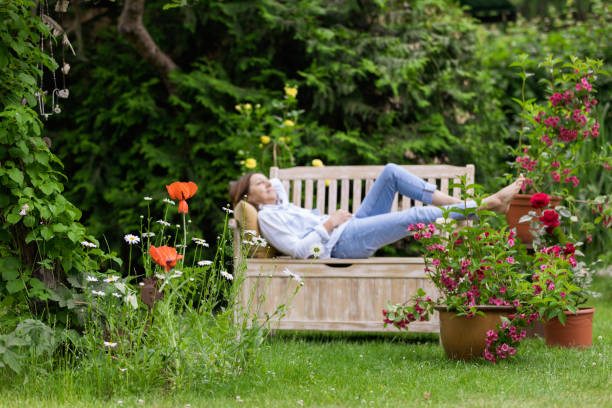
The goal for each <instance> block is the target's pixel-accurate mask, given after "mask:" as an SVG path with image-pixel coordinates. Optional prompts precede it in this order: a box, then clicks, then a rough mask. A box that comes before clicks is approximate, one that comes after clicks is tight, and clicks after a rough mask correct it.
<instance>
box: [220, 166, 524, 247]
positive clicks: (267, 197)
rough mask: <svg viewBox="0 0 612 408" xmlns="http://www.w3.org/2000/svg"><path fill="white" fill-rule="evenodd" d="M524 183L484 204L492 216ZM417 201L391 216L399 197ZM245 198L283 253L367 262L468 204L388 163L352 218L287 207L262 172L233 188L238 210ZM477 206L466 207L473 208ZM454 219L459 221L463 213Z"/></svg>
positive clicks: (505, 208)
mask: <svg viewBox="0 0 612 408" xmlns="http://www.w3.org/2000/svg"><path fill="white" fill-rule="evenodd" d="M522 181H523V178H522V176H521V178H519V179H517V180H516V181H515V182H514V183H512V184H510V185H508V186H506V187H504V188H503V189H501V190H500V191H498V192H496V193H495V194H493V195H490V196H488V197H487V198H485V199H484V200H483V206H485V207H486V208H487V209H489V210H491V211H495V212H498V213H502V214H503V213H506V212H507V211H508V207H509V205H510V201H511V200H512V197H513V196H514V195H515V194H516V193H518V191H519V189H520V187H521V184H522ZM396 192H399V193H400V194H402V195H404V196H407V197H410V198H411V199H413V200H418V201H421V202H423V203H424V204H431V205H429V206H423V207H411V208H408V209H406V210H403V211H397V212H390V211H391V205H392V204H393V199H394V197H395V193H396ZM245 196H246V199H247V201H248V202H249V203H251V204H252V205H253V206H255V208H257V209H258V210H259V212H258V217H257V218H258V221H259V229H260V231H261V233H262V235H263V237H264V238H265V239H266V240H267V241H268V242H269V243H270V244H272V245H273V246H274V247H275V248H276V249H278V250H279V251H280V252H282V253H284V254H286V255H289V256H291V257H294V258H308V257H312V256H314V255H315V253H314V251H313V249H314V248H318V253H317V254H316V256H317V257H318V258H330V257H332V258H367V257H369V256H371V255H373V254H374V252H376V250H377V249H379V248H381V247H383V246H385V245H388V244H391V243H393V242H395V241H398V240H400V239H402V238H404V237H406V236H407V235H409V234H410V232H409V231H408V227H409V226H410V224H416V223H419V222H422V223H425V224H428V223H431V222H434V221H435V220H436V219H438V218H440V217H442V216H443V212H442V209H441V208H439V207H438V206H443V207H458V208H463V207H464V205H465V203H464V202H463V201H462V200H460V199H458V198H455V197H451V196H449V195H448V194H444V193H442V192H441V191H439V190H437V189H436V186H435V185H434V184H429V183H427V182H425V181H424V180H422V179H421V178H419V177H417V176H415V175H413V174H412V173H410V172H408V171H406V170H404V169H403V168H401V167H400V166H397V165H395V164H387V165H386V166H385V167H384V169H383V171H382V173H381V174H380V176H379V177H378V178H377V179H376V181H375V182H374V184H373V185H372V188H371V189H370V191H369V192H368V194H367V195H366V196H365V198H364V200H363V202H362V203H361V206H360V207H359V210H357V212H356V213H355V214H354V215H351V213H349V212H348V211H345V210H338V211H336V212H334V213H333V214H331V215H321V214H319V211H318V210H307V209H304V208H301V207H298V206H296V205H293V204H291V203H289V199H288V197H287V192H286V191H285V189H284V187H283V185H282V183H281V181H280V180H278V179H271V180H268V178H267V177H266V176H265V175H263V174H261V173H248V174H245V175H244V176H242V177H241V178H239V179H238V180H237V181H235V182H232V183H230V197H231V199H232V202H233V204H234V208H236V205H237V204H238V202H239V201H240V200H242V199H243V198H244V197H245ZM475 206H476V203H475V202H473V201H468V202H467V207H468V208H470V207H475ZM451 216H454V217H461V215H460V214H459V213H451Z"/></svg>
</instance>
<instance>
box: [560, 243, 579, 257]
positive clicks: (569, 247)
mask: <svg viewBox="0 0 612 408" xmlns="http://www.w3.org/2000/svg"><path fill="white" fill-rule="evenodd" d="M563 252H564V253H565V255H574V252H576V247H574V244H572V243H571V242H568V243H567V244H565V249H564V250H563Z"/></svg>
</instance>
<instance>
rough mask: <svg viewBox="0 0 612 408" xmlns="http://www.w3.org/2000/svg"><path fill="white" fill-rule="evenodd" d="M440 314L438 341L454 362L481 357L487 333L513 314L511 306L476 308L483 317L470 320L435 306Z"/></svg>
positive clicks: (477, 316)
mask: <svg viewBox="0 0 612 408" xmlns="http://www.w3.org/2000/svg"><path fill="white" fill-rule="evenodd" d="M435 309H436V310H437V311H438V312H440V341H441V343H442V347H443V348H444V351H445V352H446V355H447V356H448V357H449V358H451V359H455V360H471V359H472V358H478V357H482V355H483V353H484V349H485V347H486V345H487V331H489V330H495V328H496V326H497V324H498V323H500V322H501V317H502V316H506V317H507V316H508V315H509V314H511V313H514V312H515V311H516V309H515V308H514V307H512V306H488V305H483V306H478V310H480V311H482V312H484V313H485V316H481V315H476V316H474V317H472V318H469V319H468V318H466V317H465V316H457V315H456V314H455V312H454V311H450V312H448V311H446V306H436V307H435Z"/></svg>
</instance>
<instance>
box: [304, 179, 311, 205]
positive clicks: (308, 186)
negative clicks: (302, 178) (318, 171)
mask: <svg viewBox="0 0 612 408" xmlns="http://www.w3.org/2000/svg"><path fill="white" fill-rule="evenodd" d="M312 187H313V181H312V180H310V179H308V180H306V195H305V196H304V208H305V209H307V210H311V209H312V190H313V188H312Z"/></svg>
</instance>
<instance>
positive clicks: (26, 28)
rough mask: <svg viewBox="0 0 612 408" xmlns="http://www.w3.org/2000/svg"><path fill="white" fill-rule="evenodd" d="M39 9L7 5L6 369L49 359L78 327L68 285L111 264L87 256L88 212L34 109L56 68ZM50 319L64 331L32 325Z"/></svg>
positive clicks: (2, 219) (2, 156)
mask: <svg viewBox="0 0 612 408" xmlns="http://www.w3.org/2000/svg"><path fill="white" fill-rule="evenodd" d="M33 5H34V2H32V1H29V0H23V1H15V2H11V3H9V4H6V5H3V6H2V7H0V20H1V21H2V22H3V24H1V25H0V38H2V43H1V44H0V76H1V77H2V78H3V82H2V85H1V86H2V87H1V88H0V109H1V111H0V160H1V166H0V211H1V213H0V272H1V277H0V299H1V302H0V317H1V318H2V322H3V324H2V328H1V329H0V333H1V334H2V335H1V336H0V343H1V346H0V367H3V366H5V365H8V366H9V367H11V369H13V370H15V371H18V370H19V369H20V367H21V365H20V360H19V357H20V355H19V354H18V350H19V349H21V348H23V347H28V348H30V350H32V353H33V354H34V355H38V354H42V353H45V354H48V353H51V352H53V351H54V350H55V347H56V346H57V345H58V344H59V341H60V340H61V338H63V337H64V336H65V335H68V334H67V333H68V332H62V331H61V328H62V327H70V326H72V325H73V324H74V323H73V322H72V321H71V318H74V317H75V315H74V314H72V313H68V310H70V309H74V308H75V303H74V302H75V300H78V299H79V294H77V293H64V295H66V296H63V295H62V293H63V290H65V288H66V286H64V285H68V286H69V284H68V280H69V279H70V278H71V277H74V276H76V275H78V274H80V273H81V272H83V271H91V270H96V269H99V268H100V266H101V264H102V263H104V261H105V260H106V259H109V256H108V255H106V254H104V253H103V252H102V251H101V250H100V249H94V250H93V251H92V252H90V253H89V255H88V254H86V253H85V251H84V248H83V245H81V242H82V241H84V240H85V239H91V240H93V241H95V239H93V238H90V237H87V236H86V235H85V228H84V227H83V225H81V224H80V223H79V222H78V220H79V219H80V217H81V212H80V211H79V209H78V208H76V207H75V206H74V205H73V204H72V203H71V202H70V201H68V200H67V199H66V198H65V196H64V195H63V190H64V184H63V183H64V181H65V176H64V175H63V174H62V173H61V170H62V163H61V161H60V160H59V159H58V158H57V156H55V155H54V154H53V153H51V152H50V150H49V148H48V146H47V144H46V143H45V141H44V140H43V135H42V123H41V121H40V119H39V116H38V113H37V112H35V111H34V110H33V109H32V108H31V107H33V106H35V105H36V99H35V97H34V95H35V94H36V93H37V92H39V89H38V87H37V83H38V80H39V79H40V77H41V72H42V71H41V70H42V69H44V68H43V67H46V68H48V69H51V70H53V69H55V68H56V63H55V61H53V60H52V59H50V58H49V57H48V56H47V55H45V54H44V53H43V52H42V51H41V49H40V48H39V46H38V44H39V41H42V39H43V38H45V39H46V38H48V37H49V30H48V28H47V27H46V26H45V25H43V24H42V22H41V20H40V18H38V17H36V16H33V15H31V13H30V7H32V6H33ZM95 242H97V241H95ZM90 255H91V256H90ZM94 256H95V259H94ZM58 304H61V308H62V309H61V310H59V312H57V311H58V310H57V305H58ZM51 311H52V313H50V312H51ZM55 312H57V313H55ZM45 315H46V317H48V316H50V315H52V317H51V320H53V323H54V324H55V328H56V329H57V330H52V329H51V328H49V327H47V326H46V325H44V324H43V323H42V322H40V321H38V320H34V319H28V317H31V316H36V317H40V318H42V317H43V316H45ZM75 320H76V319H75ZM13 329H14V330H13ZM56 332H57V333H56Z"/></svg>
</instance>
